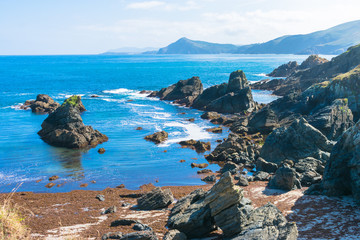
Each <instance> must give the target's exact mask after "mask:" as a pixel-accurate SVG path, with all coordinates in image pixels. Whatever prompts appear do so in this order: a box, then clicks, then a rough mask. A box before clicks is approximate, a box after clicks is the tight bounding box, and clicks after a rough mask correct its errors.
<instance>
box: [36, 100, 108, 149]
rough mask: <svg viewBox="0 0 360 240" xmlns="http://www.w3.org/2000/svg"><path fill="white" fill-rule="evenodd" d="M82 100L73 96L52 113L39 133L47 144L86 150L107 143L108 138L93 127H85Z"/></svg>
mask: <svg viewBox="0 0 360 240" xmlns="http://www.w3.org/2000/svg"><path fill="white" fill-rule="evenodd" d="M80 102H81V98H80V97H78V96H72V97H70V98H68V99H67V100H65V101H64V103H63V104H62V105H61V106H60V107H58V108H57V109H56V110H55V111H54V112H52V113H51V114H50V115H49V116H48V117H47V118H46V119H45V120H44V122H43V123H42V124H41V127H42V129H41V130H40V131H39V132H38V134H39V135H40V137H41V139H42V140H44V141H45V142H46V143H48V144H50V145H53V146H57V147H66V148H86V147H95V146H96V145H98V144H100V143H103V142H106V141H107V140H108V137H107V136H106V135H104V134H102V133H100V132H99V131H98V130H94V129H93V128H92V127H91V126H85V125H84V123H83V121H82V118H81V116H80V111H81V109H84V108H83V105H82V104H79V103H80Z"/></svg>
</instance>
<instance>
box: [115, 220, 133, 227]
mask: <svg viewBox="0 0 360 240" xmlns="http://www.w3.org/2000/svg"><path fill="white" fill-rule="evenodd" d="M134 223H138V222H137V221H135V220H131V219H119V220H115V221H112V222H111V225H110V226H111V227H118V226H130V225H132V224H134Z"/></svg>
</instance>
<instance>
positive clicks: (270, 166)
mask: <svg viewBox="0 0 360 240" xmlns="http://www.w3.org/2000/svg"><path fill="white" fill-rule="evenodd" d="M255 165H256V170H257V171H263V172H267V173H275V172H276V170H277V169H278V165H277V164H276V163H272V162H267V161H265V160H264V159H263V158H261V157H259V158H258V159H257V160H256V163H255Z"/></svg>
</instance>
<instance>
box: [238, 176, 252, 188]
mask: <svg viewBox="0 0 360 240" xmlns="http://www.w3.org/2000/svg"><path fill="white" fill-rule="evenodd" d="M237 185H239V186H241V187H246V186H249V181H248V180H247V178H246V177H245V176H243V175H240V176H239V181H238V183H237Z"/></svg>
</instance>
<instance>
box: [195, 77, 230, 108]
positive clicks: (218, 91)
mask: <svg viewBox="0 0 360 240" xmlns="http://www.w3.org/2000/svg"><path fill="white" fill-rule="evenodd" d="M226 90H227V83H223V84H220V85H215V86H211V87H209V88H207V89H205V90H204V92H203V93H202V94H200V95H199V96H198V97H197V98H196V99H195V100H194V103H193V104H192V107H193V108H196V109H205V108H206V106H207V105H209V104H210V103H211V102H212V101H214V100H216V99H218V98H220V97H222V96H224V95H225V94H226Z"/></svg>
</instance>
